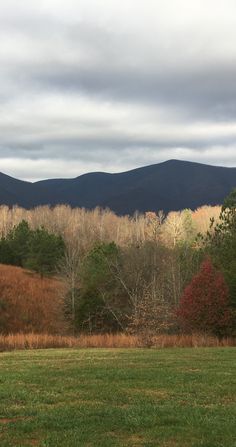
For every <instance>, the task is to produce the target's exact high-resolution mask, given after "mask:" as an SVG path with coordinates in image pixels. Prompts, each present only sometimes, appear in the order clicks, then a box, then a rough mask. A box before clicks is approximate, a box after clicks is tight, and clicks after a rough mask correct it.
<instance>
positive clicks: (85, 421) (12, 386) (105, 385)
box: [0, 348, 236, 447]
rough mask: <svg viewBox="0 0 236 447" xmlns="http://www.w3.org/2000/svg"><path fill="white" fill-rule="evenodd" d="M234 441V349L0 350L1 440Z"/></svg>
mask: <svg viewBox="0 0 236 447" xmlns="http://www.w3.org/2000/svg"><path fill="white" fill-rule="evenodd" d="M30 445H32V446H41V447H43V446H44V447H49V446H50V447H57V446H58V447H64V446H67V447H80V446H87V447H91V446H96V447H108V446H109V447H110V446H111V447H112V446H129V447H132V446H137V447H138V446H145V447H149V446H150V447H151V446H155V447H158V446H163V447H177V446H178V447H200V446H201V447H220V446H221V447H236V349H234V348H225V349H223V348H222V349H216V348H211V349H208V348H203V349H165V350H154V349H153V350H152V349H150V350H148V349H146V350H145V349H130V350H128V349H127V350H124V349H123V350H122V349H110V350H109V349H102V350H99V349H87V350H70V349H63V350H62V349H56V350H40V351H18V352H12V353H2V354H0V446H1V447H6V446H22V447H23V446H30Z"/></svg>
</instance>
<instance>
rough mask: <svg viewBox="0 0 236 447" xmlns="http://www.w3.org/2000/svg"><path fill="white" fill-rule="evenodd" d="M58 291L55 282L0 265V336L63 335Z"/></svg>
mask: <svg viewBox="0 0 236 447" xmlns="http://www.w3.org/2000/svg"><path fill="white" fill-rule="evenodd" d="M61 288H62V285H61V283H60V282H59V281H57V280H56V279H52V278H50V279H48V278H40V276H39V275H37V274H33V273H32V272H28V271H26V270H23V269H21V268H19V267H12V266H7V265H0V332H2V333H17V332H20V331H23V332H31V331H33V332H42V333H43V332H47V333H49V334H54V333H57V334H58V333H60V334H61V333H63V332H65V329H66V324H65V321H64V312H63V302H62V299H61V298H60V289H61Z"/></svg>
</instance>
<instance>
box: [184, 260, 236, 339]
mask: <svg viewBox="0 0 236 447" xmlns="http://www.w3.org/2000/svg"><path fill="white" fill-rule="evenodd" d="M177 318H178V321H179V324H180V327H181V329H182V330H184V331H185V332H190V333H191V332H205V333H209V334H213V335H216V336H218V337H222V336H223V335H227V334H229V333H232V331H233V326H234V312H233V309H232V308H231V306H230V299H229V290H228V286H227V285H226V282H225V279H224V277H223V274H222V273H221V272H220V271H218V270H216V269H215V268H214V266H213V265H212V262H211V260H210V259H207V260H205V261H204V262H203V263H202V265H201V267H200V271H199V272H198V273H197V274H196V275H195V276H194V277H193V279H192V281H191V283H190V284H189V285H188V286H187V287H186V289H185V290H184V293H183V296H182V298H181V300H180V305H179V308H178V310H177Z"/></svg>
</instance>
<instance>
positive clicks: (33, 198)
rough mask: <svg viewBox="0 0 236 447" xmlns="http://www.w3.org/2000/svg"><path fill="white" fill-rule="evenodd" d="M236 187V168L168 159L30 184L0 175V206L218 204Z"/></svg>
mask: <svg viewBox="0 0 236 447" xmlns="http://www.w3.org/2000/svg"><path fill="white" fill-rule="evenodd" d="M234 187H236V168H234V167H223V166H212V165H206V164H203V163H197V162H191V161H181V160H175V159H172V160H167V161H165V162H162V163H158V164H153V165H148V166H144V167H139V168H135V169H132V170H129V171H124V172H121V173H114V174H111V173H106V172H90V173H86V174H82V175H80V176H78V177H75V178H71V179H70V178H66V179H63V178H56V179H46V180H40V181H37V182H27V181H23V180H18V179H15V178H14V177H11V176H8V175H7V174H3V173H0V204H4V205H9V206H13V205H19V206H22V207H24V208H33V207H36V206H39V205H50V206H55V205H57V204H68V205H70V206H72V207H84V208H88V209H92V208H95V207H96V206H100V207H102V208H110V209H111V210H113V211H114V212H116V213H117V214H120V215H124V214H133V213H134V212H135V211H139V212H145V211H158V210H163V211H165V212H168V211H171V210H173V211H177V210H181V209H184V208H191V209H196V208H198V207H199V206H202V205H220V204H222V202H223V200H224V198H225V197H226V196H227V195H228V194H229V192H230V191H231V190H232V189H233V188H234Z"/></svg>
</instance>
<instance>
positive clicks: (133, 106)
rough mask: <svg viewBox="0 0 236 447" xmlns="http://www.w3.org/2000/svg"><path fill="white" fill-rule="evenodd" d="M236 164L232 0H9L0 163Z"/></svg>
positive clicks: (37, 175)
mask: <svg viewBox="0 0 236 447" xmlns="http://www.w3.org/2000/svg"><path fill="white" fill-rule="evenodd" d="M173 158H174V159H182V160H190V161H197V162H201V163H208V164H213V165H222V166H236V1H235V0H197V1H196V0H142V1H140V0H125V1H121V0H38V1H33V0H20V1H19V0H7V1H3V0H0V171H1V172H4V173H6V174H8V175H12V176H14V177H17V178H21V179H26V180H30V181H35V180H38V179H44V178H54V177H76V176H78V175H80V174H83V173H85V172H91V171H106V172H121V171H125V170H129V169H132V168H136V167H139V166H144V165H149V164H153V163H159V162H162V161H165V160H168V159H173Z"/></svg>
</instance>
